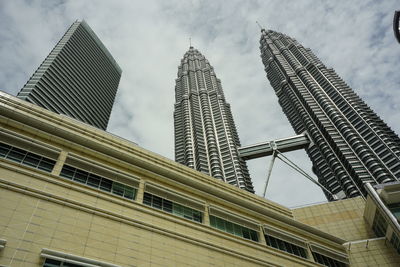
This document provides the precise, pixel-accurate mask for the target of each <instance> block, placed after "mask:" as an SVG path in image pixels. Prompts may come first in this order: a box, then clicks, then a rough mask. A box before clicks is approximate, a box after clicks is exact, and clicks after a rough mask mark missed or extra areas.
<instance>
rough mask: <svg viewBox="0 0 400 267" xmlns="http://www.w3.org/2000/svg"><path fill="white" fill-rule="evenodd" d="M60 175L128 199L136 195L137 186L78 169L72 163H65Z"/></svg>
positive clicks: (132, 198)
mask: <svg viewBox="0 0 400 267" xmlns="http://www.w3.org/2000/svg"><path fill="white" fill-rule="evenodd" d="M60 176H61V177H64V178H67V179H70V180H73V181H75V182H78V183H81V184H85V185H88V186H90V187H93V188H96V189H100V190H103V191H106V192H110V193H112V194H114V195H118V196H121V197H124V198H127V199H131V200H134V199H135V196H136V191H137V190H136V188H133V187H131V186H128V185H124V184H121V183H118V182H115V181H112V180H110V179H107V178H104V177H101V176H98V175H96V174H93V173H90V172H87V171H84V170H80V169H77V168H75V167H72V166H70V165H66V164H64V166H63V168H62V170H61V173H60Z"/></svg>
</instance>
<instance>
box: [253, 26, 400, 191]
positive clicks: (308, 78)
mask: <svg viewBox="0 0 400 267" xmlns="http://www.w3.org/2000/svg"><path fill="white" fill-rule="evenodd" d="M260 44H261V45H260V49H261V57H262V61H263V63H264V66H265V71H266V73H267V77H268V79H269V80H270V82H271V85H272V87H273V88H274V90H275V93H276V95H277V96H278V99H279V104H280V105H281V107H282V109H283V111H284V113H285V114H286V116H287V118H288V119H289V122H290V123H291V125H292V127H293V128H294V130H295V132H296V133H297V134H300V133H303V132H305V131H306V132H307V133H308V136H309V138H310V139H311V141H312V146H310V147H309V148H307V149H306V152H307V153H308V155H309V157H310V159H311V161H312V163H313V171H314V173H315V174H316V175H317V176H318V180H319V182H320V183H321V184H323V185H324V186H325V187H327V188H328V189H329V190H330V191H332V192H333V193H335V194H337V195H338V196H339V197H354V196H358V195H361V194H365V189H364V183H366V182H370V183H373V184H378V183H386V182H391V181H396V180H398V179H399V178H400V139H399V137H398V136H397V135H396V134H395V133H394V132H393V131H392V130H391V129H390V128H389V127H388V126H387V125H386V123H385V122H384V121H383V120H382V119H380V118H379V117H378V116H377V115H376V114H375V113H374V112H373V111H372V109H371V108H370V107H369V106H368V105H367V104H365V102H364V101H363V100H362V99H361V98H360V97H359V96H358V95H357V94H356V93H355V92H354V91H353V90H352V89H351V88H350V87H349V86H348V85H347V84H346V83H345V82H344V81H343V80H342V79H341V78H340V77H339V76H338V75H337V74H336V73H335V71H334V70H333V69H329V68H327V67H326V66H325V65H324V64H323V63H322V62H321V61H320V60H319V59H318V58H317V57H316V56H315V55H314V54H313V53H312V52H311V50H310V49H307V48H304V47H303V46H302V45H300V44H299V43H298V42H297V41H296V40H294V39H292V38H290V37H288V36H286V35H284V34H281V33H277V32H273V31H265V30H262V36H261V40H260ZM327 198H328V199H331V196H329V195H327Z"/></svg>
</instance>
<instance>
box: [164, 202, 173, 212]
mask: <svg viewBox="0 0 400 267" xmlns="http://www.w3.org/2000/svg"><path fill="white" fill-rule="evenodd" d="M163 211H166V212H169V213H172V202H171V201H169V200H166V199H164V201H163Z"/></svg>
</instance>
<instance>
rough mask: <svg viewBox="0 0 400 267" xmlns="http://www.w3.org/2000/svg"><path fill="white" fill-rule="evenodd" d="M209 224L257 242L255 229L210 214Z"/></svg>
mask: <svg viewBox="0 0 400 267" xmlns="http://www.w3.org/2000/svg"><path fill="white" fill-rule="evenodd" d="M210 226H211V227H214V228H217V229H219V230H221V231H224V232H227V233H230V234H234V235H237V236H240V237H243V238H246V239H250V240H253V241H256V242H258V234H257V232H256V231H254V230H252V229H249V228H247V227H244V226H241V225H238V224H235V223H233V222H230V221H227V220H224V219H221V218H218V217H215V216H212V215H210Z"/></svg>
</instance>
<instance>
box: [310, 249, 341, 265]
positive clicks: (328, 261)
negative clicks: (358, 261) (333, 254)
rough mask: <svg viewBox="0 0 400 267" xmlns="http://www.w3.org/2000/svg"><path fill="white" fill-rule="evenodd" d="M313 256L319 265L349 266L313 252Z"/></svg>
mask: <svg viewBox="0 0 400 267" xmlns="http://www.w3.org/2000/svg"><path fill="white" fill-rule="evenodd" d="M312 255H313V257H314V260H315V262H318V263H320V264H322V265H325V266H328V267H346V266H348V265H347V264H345V263H343V262H340V261H337V260H335V259H332V258H330V257H327V256H324V255H322V254H319V253H317V252H313V253H312Z"/></svg>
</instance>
